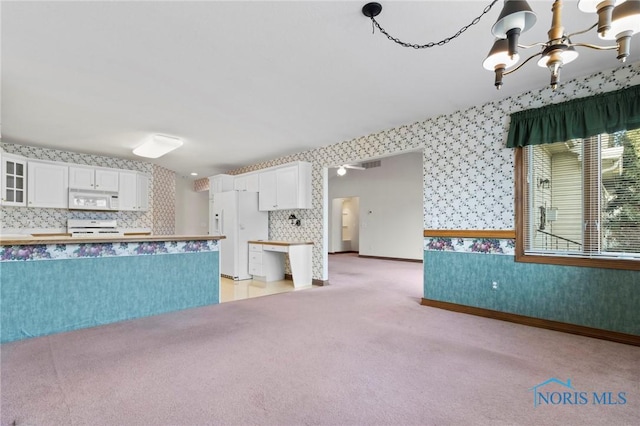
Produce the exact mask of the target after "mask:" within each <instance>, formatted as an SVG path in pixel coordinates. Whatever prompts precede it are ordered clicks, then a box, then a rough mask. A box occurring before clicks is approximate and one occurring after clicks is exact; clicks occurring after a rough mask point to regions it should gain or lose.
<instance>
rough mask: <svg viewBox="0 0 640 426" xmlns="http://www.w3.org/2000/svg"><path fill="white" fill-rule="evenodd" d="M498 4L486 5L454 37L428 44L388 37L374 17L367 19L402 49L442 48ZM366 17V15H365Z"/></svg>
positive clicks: (496, 0) (495, 1) (494, 2)
mask: <svg viewBox="0 0 640 426" xmlns="http://www.w3.org/2000/svg"><path fill="white" fill-rule="evenodd" d="M497 2H498V0H493V1H492V2H491V3H490V4H489V5H487V6H486V7H485V8H484V10H483V11H482V13H481V14H480V16H478V17H476V18H475V19H474V20H473V21H471V22H470V23H469V24H467V25H465V26H464V27H462V28H460V29H459V30H458V32H456V33H455V34H454V35H452V36H450V37H447V38H444V39H442V40H440V41H436V42H433V41H432V42H429V43H427V44H414V43H407V42H404V41H402V40H400V39H398V38H396V37H393V36H392V35H390V34H389V33H388V32H386V31H385V29H384V28H382V27H381V26H380V24H379V23H378V21H376V18H375V17H374V16H369V18H370V19H371V22H372V23H373V25H375V26H376V28H377V29H378V30H379V31H380V32H381V33H382V34H384V35H385V36H386V37H387V38H388V39H389V40H391V41H393V42H394V43H397V44H399V45H400V46H402V47H413V48H414V49H428V48H430V47H434V46H443V45H445V44H447V43H449V42H450V41H451V40H453V39H455V38H457V37H459V36H460V35H461V34H462V33H463V32H465V31H467V30H468V29H469V27H471V26H472V25H475V24H477V23H478V22H480V19H481V18H482V17H483V16H484V15H486V14H487V13H489V11H490V10H491V8H492V7H493V5H494V4H496V3H497ZM365 16H366V15H365Z"/></svg>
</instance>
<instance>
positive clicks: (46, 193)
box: [27, 160, 69, 209]
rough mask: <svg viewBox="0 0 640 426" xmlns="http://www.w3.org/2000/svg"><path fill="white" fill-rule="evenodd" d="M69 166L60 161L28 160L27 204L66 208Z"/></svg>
mask: <svg viewBox="0 0 640 426" xmlns="http://www.w3.org/2000/svg"><path fill="white" fill-rule="evenodd" d="M68 179H69V168H68V167H67V166H66V165H64V164H62V163H55V162H48V161H31V160H29V162H28V179H27V182H28V188H27V189H28V191H27V194H28V206H29V207H41V208H57V209H66V208H68V206H69V180H68Z"/></svg>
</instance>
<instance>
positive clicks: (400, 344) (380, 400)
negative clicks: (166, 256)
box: [0, 255, 640, 425]
mask: <svg viewBox="0 0 640 426" xmlns="http://www.w3.org/2000/svg"><path fill="white" fill-rule="evenodd" d="M329 260H330V277H329V278H330V282H331V285H330V286H327V287H322V288H313V289H309V290H304V291H296V292H291V293H284V294H278V295H273V296H266V297H260V298H255V299H248V300H242V301H238V302H232V303H225V304H222V305H216V306H209V307H204V308H197V309H189V310H185V311H180V312H174V313H170V314H164V315H158V316H154V317H149V318H143V319H138V320H132V321H125V322H121V323H116V324H111V325H106V326H101V327H95V328H91V329H85V330H77V331H73V332H69V333H62V334H57V335H52V336H47V337H39V338H34V339H29V340H24V341H20V342H13V343H9V344H4V345H2V346H1V348H0V350H1V356H2V359H1V378H2V382H1V390H2V395H1V400H2V404H1V409H2V413H1V417H0V419H1V423H2V425H11V424H13V423H14V422H15V424H17V425H21V424H30V425H206V424H221V425H263V424H272V425H517V424H522V425H546V424H549V425H551V424H563V425H590V424H593V425H637V424H640V348H637V347H633V346H628V345H623V344H619V343H613V342H607V341H602V340H597V339H592V338H587V337H581V336H574V335H570V334H563V333H559V332H554V331H549V330H543V329H537V328H532V327H526V326H521V325H517V324H512V323H508V322H502V321H497V320H492V319H487V318H480V317H475V316H470V315H465V314H460V313H453V312H448V311H444V310H439V309H435V308H429V307H425V306H421V305H420V304H419V301H420V298H421V296H422V264H420V263H410V262H397V261H384V260H373V259H363V258H358V257H355V256H353V255H335V256H330V257H329ZM550 378H557V379H559V380H561V381H563V382H565V381H566V380H567V379H570V380H571V385H572V387H573V389H574V391H575V392H587V393H588V395H591V393H592V392H598V393H599V394H601V393H604V392H612V394H611V395H614V396H616V397H617V396H618V393H619V392H625V394H624V395H625V396H626V403H625V404H616V405H613V404H609V405H604V404H592V403H591V402H592V401H589V403H588V404H582V405H577V404H556V405H554V404H547V405H538V406H537V407H534V401H533V392H532V391H530V389H531V388H532V387H533V386H535V385H537V384H540V383H543V382H544V381H546V380H547V379H550ZM548 389H549V390H551V391H557V392H563V391H564V390H565V389H563V387H562V386H560V387H558V385H557V384H551V385H549V387H548ZM572 392H573V391H572ZM617 401H618V402H621V401H620V400H617Z"/></svg>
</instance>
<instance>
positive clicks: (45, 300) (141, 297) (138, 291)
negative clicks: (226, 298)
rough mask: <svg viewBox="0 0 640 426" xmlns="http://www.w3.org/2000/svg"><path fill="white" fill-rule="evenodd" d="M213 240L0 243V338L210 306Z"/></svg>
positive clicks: (215, 288) (215, 270)
mask: <svg viewBox="0 0 640 426" xmlns="http://www.w3.org/2000/svg"><path fill="white" fill-rule="evenodd" d="M196 238H200V239H196ZM219 238H221V237H209V236H202V237H182V239H180V238H176V237H173V236H172V237H170V238H168V237H165V238H162V237H146V238H138V239H137V240H136V239H132V238H129V237H125V238H122V239H118V240H116V241H113V240H111V241H103V240H98V241H95V242H91V241H86V240H85V241H82V242H78V239H77V238H76V239H73V238H69V239H67V240H60V239H58V240H53V239H52V240H45V241H40V240H38V241H35V240H34V241H22V240H20V241H0V243H1V245H0V310H1V321H2V322H1V326H0V338H1V339H0V340H1V341H2V342H3V343H4V342H10V341H14V340H20V339H24V338H29V337H35V336H43V335H47V334H52V333H58V332H63V331H70V330H75V329H79V328H85V327H92V326H97V325H102V324H109V323H113V322H116V321H122V320H128V319H133V318H139V317H144V316H149V315H156V314H160V313H165V312H171V311H176V310H181V309H187V308H193V307H197V306H204V305H211V304H216V303H218V301H219V300H218V298H219V285H220V268H219V263H220V262H219V251H218V247H219V245H218V239H219ZM141 239H142V240H143V241H140V240H141ZM83 240H84V239H83Z"/></svg>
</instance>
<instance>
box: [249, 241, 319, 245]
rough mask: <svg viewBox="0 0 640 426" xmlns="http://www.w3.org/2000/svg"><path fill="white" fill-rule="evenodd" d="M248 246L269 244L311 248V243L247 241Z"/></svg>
mask: <svg viewBox="0 0 640 426" xmlns="http://www.w3.org/2000/svg"><path fill="white" fill-rule="evenodd" d="M249 244H270V245H272V246H312V245H313V242H312V241H268V240H256V241H249Z"/></svg>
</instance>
